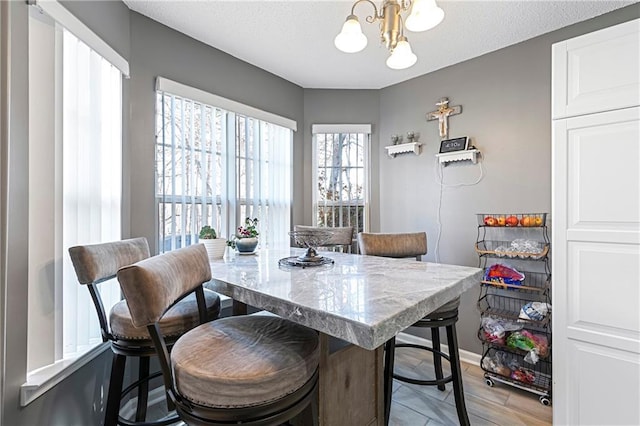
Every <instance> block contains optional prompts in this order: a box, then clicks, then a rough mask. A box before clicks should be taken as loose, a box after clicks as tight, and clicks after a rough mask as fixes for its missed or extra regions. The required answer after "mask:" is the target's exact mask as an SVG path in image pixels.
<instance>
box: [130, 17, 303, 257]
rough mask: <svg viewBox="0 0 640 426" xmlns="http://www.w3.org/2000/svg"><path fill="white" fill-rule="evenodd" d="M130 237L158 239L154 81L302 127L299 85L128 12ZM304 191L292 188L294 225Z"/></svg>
mask: <svg viewBox="0 0 640 426" xmlns="http://www.w3.org/2000/svg"><path fill="white" fill-rule="evenodd" d="M130 65H131V81H130V84H131V104H130V106H131V126H130V130H131V131H130V137H131V146H132V156H131V159H132V162H133V163H132V164H135V165H136V166H135V167H133V168H132V170H131V181H132V185H131V199H132V200H133V201H132V206H131V234H132V235H135V236H144V237H147V239H148V240H149V243H150V245H151V246H152V247H154V242H155V241H156V239H157V237H156V231H155V229H156V226H155V222H154V218H155V205H154V203H155V195H154V194H155V186H154V185H155V182H154V167H155V163H154V143H155V139H154V131H155V130H154V128H155V78H156V77H157V76H162V77H166V78H169V79H172V80H175V81H178V82H180V83H184V84H187V85H190V86H193V87H196V88H198V89H202V90H205V91H208V92H210V93H214V94H216V95H219V96H223V97H225V98H229V99H233V100H235V101H238V102H242V103H243V104H246V105H250V106H253V107H256V108H259V109H263V110H265V111H269V112H272V113H275V114H279V115H282V116H284V117H288V118H291V119H293V120H296V121H297V122H298V126H299V128H300V126H302V123H303V90H302V88H301V87H299V86H297V85H295V84H293V83H290V82H288V81H286V80H283V79H282V78H280V77H276V76H275V75H273V74H270V73H268V72H266V71H264V70H262V69H260V68H257V67H254V66H252V65H249V64H247V63H246V62H243V61H241V60H239V59H236V58H234V57H232V56H230V55H228V54H226V53H224V52H221V51H219V50H216V49H213V48H211V47H209V46H207V45H204V44H202V43H200V42H198V41H195V40H194V39H192V38H190V37H187V36H185V35H183V34H181V33H178V32H176V31H174V30H172V29H170V28H168V27H166V26H164V25H161V24H159V23H157V22H155V21H153V20H150V19H148V18H146V17H144V16H142V15H140V14H138V13H135V12H132V13H131V62H130ZM302 155H303V137H302V132H301V131H300V130H299V131H298V132H295V133H294V146H293V163H294V171H293V180H294V182H300V181H301V180H302V165H303V163H302ZM302 194H303V188H302V187H301V186H299V185H296V186H295V187H294V194H293V197H294V198H293V199H294V200H296V205H294V208H293V217H292V221H293V222H292V223H299V222H300V221H301V220H302V204H301V203H297V200H300V199H302Z"/></svg>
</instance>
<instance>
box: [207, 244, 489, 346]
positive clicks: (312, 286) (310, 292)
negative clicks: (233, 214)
mask: <svg viewBox="0 0 640 426" xmlns="http://www.w3.org/2000/svg"><path fill="white" fill-rule="evenodd" d="M302 252H303V251H302V250H301V249H296V248H287V249H280V250H274V249H270V250H261V251H259V252H257V253H256V254H255V255H250V256H241V255H235V256H234V257H232V258H229V259H221V260H215V261H212V262H211V272H212V275H213V280H212V282H211V283H209V284H207V287H208V288H211V289H213V290H215V291H217V292H219V293H221V294H225V295H227V296H230V297H232V298H233V299H235V300H237V301H240V302H243V303H246V304H248V305H251V306H255V307H257V308H260V309H264V310H267V311H270V312H273V313H275V314H277V315H280V316H281V317H283V318H287V319H290V320H291V321H294V322H296V323H299V324H302V325H305V326H307V327H310V328H313V329H315V330H318V331H320V332H323V333H326V334H328V335H331V336H334V337H337V338H340V339H343V340H346V341H348V342H350V343H353V344H355V345H358V346H361V347H363V348H365V349H370V350H372V349H375V348H377V347H378V346H380V345H382V344H384V342H386V341H387V340H389V339H390V338H391V337H393V336H395V335H397V334H398V333H400V332H401V331H403V330H405V329H406V328H408V327H409V326H410V325H412V324H413V323H415V322H416V321H417V320H418V319H420V318H422V317H424V316H425V315H426V314H428V313H430V312H433V311H434V310H436V309H437V308H438V307H440V306H442V305H443V304H445V303H446V302H448V301H449V300H451V299H453V298H455V297H456V296H459V295H460V294H461V293H463V292H464V291H466V290H468V289H470V288H471V287H473V286H474V285H477V284H478V282H479V281H480V279H481V277H482V270H481V269H478V268H472V267H467V266H457V265H445V264H438V263H428V262H418V261H416V260H415V259H390V258H383V257H375V256H362V255H354V254H346V253H321V254H323V255H325V256H328V257H330V258H332V259H333V260H334V261H335V263H334V264H333V265H325V266H316V267H307V268H304V269H303V268H299V267H281V266H279V265H278V260H279V259H282V258H284V257H288V256H293V255H299V254H301V253H302Z"/></svg>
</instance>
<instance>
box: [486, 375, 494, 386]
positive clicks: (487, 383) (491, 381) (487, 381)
mask: <svg viewBox="0 0 640 426" xmlns="http://www.w3.org/2000/svg"><path fill="white" fill-rule="evenodd" d="M484 383H485V385H487V386H489V387H490V388H492V387H493V385H495V383H494V382H493V380H491V379H490V378H489V377H485V379H484Z"/></svg>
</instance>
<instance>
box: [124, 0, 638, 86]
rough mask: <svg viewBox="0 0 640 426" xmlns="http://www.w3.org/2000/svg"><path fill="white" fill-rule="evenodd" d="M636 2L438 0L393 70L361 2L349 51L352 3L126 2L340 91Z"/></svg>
mask: <svg viewBox="0 0 640 426" xmlns="http://www.w3.org/2000/svg"><path fill="white" fill-rule="evenodd" d="M637 1H638V0H622V1H607V0H598V1H580V0H573V1H528V0H527V1H504V0H503V1H480V0H475V1H473V0H472V1H454V0H439V1H438V4H439V5H440V7H442V9H444V11H445V18H444V21H443V22H442V23H441V24H440V25H439V26H437V27H436V28H434V29H432V30H430V31H426V32H422V33H410V32H407V33H406V35H407V36H408V39H409V42H410V43H411V46H412V48H413V51H414V53H415V54H416V55H417V56H418V62H417V63H416V64H415V65H414V66H413V67H411V68H409V69H406V70H399V71H397V70H391V69H389V68H387V66H386V65H385V61H386V58H387V56H388V51H387V49H386V48H385V47H384V45H381V44H380V42H379V32H378V24H377V23H375V24H367V23H366V22H365V21H364V18H365V16H368V15H370V14H371V13H372V10H373V8H372V7H371V6H370V5H368V4H366V3H364V2H363V3H362V4H360V5H359V6H358V7H357V9H356V14H357V15H358V16H359V17H360V22H361V23H362V27H363V31H364V33H365V35H366V36H367V38H368V39H369V43H368V45H367V47H366V48H365V49H364V50H363V51H361V52H359V53H352V54H347V53H342V52H340V51H338V50H337V49H336V48H335V47H334V45H333V39H334V37H335V36H336V34H338V32H340V29H341V27H342V23H343V22H344V20H345V18H346V16H347V15H348V14H349V13H350V10H351V5H352V2H351V1H325V0H315V1H296V0H292V1H244V0H237V1H228V0H227V1H221V0H208V1H183V0H180V1H171V0H124V2H125V4H126V5H127V6H128V7H129V8H130V9H131V10H134V11H136V12H138V13H140V14H142V15H145V16H148V17H149V18H151V19H154V20H156V21H158V22H161V23H162V24H164V25H167V26H169V27H171V28H174V29H176V30H177V31H180V32H182V33H184V34H187V35H189V36H191V37H193V38H195V39H197V40H200V41H202V42H204V43H206V44H209V45H211V46H213V47H215V48H217V49H220V50H222V51H224V52H227V53H228V54H230V55H232V56H235V57H237V58H239V59H242V60H243V61H246V62H248V63H250V64H253V65H256V66H258V67H260V68H262V69H265V70H267V71H269V72H271V73H273V74H276V75H278V76H280V77H282V78H285V79H287V80H289V81H291V82H293V83H296V84H298V85H300V86H302V87H305V88H341V89H342V88H347V89H379V88H382V87H386V86H390V85H392V84H396V83H400V82H402V81H405V80H408V79H410V78H413V77H417V76H419V75H422V74H426V73H428V72H432V71H435V70H437V69H440V68H444V67H446V66H449V65H453V64H455V63H458V62H462V61H465V60H467V59H470V58H473V57H476V56H480V55H482V54H484V53H487V52H491V51H494V50H497V49H500V48H503V47H506V46H509V45H512V44H515V43H518V42H520V41H523V40H527V39H530V38H532V37H535V36H537V35H540V34H544V33H547V32H550V31H553V30H555V29H558V28H561V27H564V26H567V25H570V24H573V23H576V22H580V21H583V20H586V19H589V18H592V17H595V16H598V15H601V14H603V13H606V12H609V11H611V10H614V9H617V8H620V7H623V6H627V5H629V4H632V3H636V2H637ZM375 3H376V4H377V5H379V4H380V3H381V1H380V0H377V1H376V2H375ZM639 7H640V6H639Z"/></svg>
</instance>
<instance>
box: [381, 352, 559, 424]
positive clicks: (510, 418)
mask: <svg viewBox="0 0 640 426" xmlns="http://www.w3.org/2000/svg"><path fill="white" fill-rule="evenodd" d="M430 355H431V354H430V353H428V352H426V351H421V350H418V349H412V348H398V349H397V350H396V358H395V371H396V373H399V374H402V375H404V376H409V377H415V378H423V379H433V378H434V375H433V363H432V358H431V356H430ZM446 364H447V363H446V362H444V363H443V365H444V366H445V371H447V372H446V373H445V374H448V369H447V368H446ZM462 370H463V386H464V393H465V402H466V406H467V412H468V414H469V420H470V421H471V424H472V425H504V426H516V425H532V426H537V425H540V426H542V425H551V423H552V421H551V420H552V416H551V412H552V409H551V407H546V406H544V405H542V404H541V403H540V402H539V400H538V396H537V395H535V394H533V393H530V392H526V391H523V390H520V389H517V388H514V387H512V386H508V385H504V384H500V383H496V385H495V386H494V387H489V386H487V385H486V384H485V382H484V375H483V374H484V372H483V371H482V369H480V367H479V366H476V365H471V364H467V363H462ZM393 388H394V390H393V401H392V405H391V419H390V422H389V424H390V425H393V426H424V425H429V426H432V425H457V424H459V423H458V416H457V414H456V408H455V400H454V397H453V392H452V386H451V384H450V383H449V384H447V385H446V390H445V391H442V392H441V391H439V390H438V389H437V388H436V387H435V386H418V385H412V384H408V383H403V382H399V381H397V380H395V381H394V387H393Z"/></svg>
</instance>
